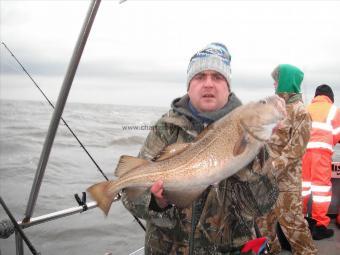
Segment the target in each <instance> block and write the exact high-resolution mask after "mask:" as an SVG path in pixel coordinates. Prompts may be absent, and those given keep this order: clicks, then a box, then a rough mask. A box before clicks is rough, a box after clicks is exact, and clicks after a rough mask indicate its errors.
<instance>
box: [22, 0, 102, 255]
mask: <svg viewBox="0 0 340 255" xmlns="http://www.w3.org/2000/svg"><path fill="white" fill-rule="evenodd" d="M100 2H101V0H93V1H92V2H91V4H90V7H89V9H88V12H87V15H86V18H85V21H84V23H83V27H82V29H81V31H80V34H79V36H78V40H77V43H76V46H75V48H74V50H73V55H72V58H71V60H70V63H69V65H68V68H67V73H66V75H65V78H64V81H63V84H62V87H61V90H60V93H59V96H58V100H57V103H56V107H55V109H54V111H53V115H52V119H51V122H50V125H49V128H48V132H47V135H46V139H45V142H44V146H43V149H42V152H41V155H40V159H39V163H38V167H37V171H36V173H35V177H34V181H33V185H32V189H31V193H30V196H29V200H28V203H27V208H26V212H25V217H24V219H23V222H28V221H29V220H30V218H31V217H32V214H33V211H34V207H35V204H36V201H37V198H38V194H39V190H40V187H41V182H42V179H43V177H44V173H45V169H46V165H47V162H48V158H49V155H50V152H51V148H52V145H53V141H54V138H55V135H56V132H57V129H58V125H59V122H60V118H61V115H62V113H63V110H64V106H65V103H66V100H67V97H68V94H69V91H70V88H71V86H72V82H73V79H74V76H75V73H76V71H77V68H78V64H79V61H80V58H81V55H82V53H83V50H84V47H85V44H86V41H87V38H88V35H89V33H90V31H91V27H92V24H93V21H94V18H95V16H96V14H97V10H98V8H99V5H100ZM16 236H17V238H16V246H17V247H19V248H20V246H22V244H23V240H22V238H21V237H20V236H19V235H16ZM19 252H20V251H19ZM19 254H20V255H22V254H23V251H21V253H19Z"/></svg>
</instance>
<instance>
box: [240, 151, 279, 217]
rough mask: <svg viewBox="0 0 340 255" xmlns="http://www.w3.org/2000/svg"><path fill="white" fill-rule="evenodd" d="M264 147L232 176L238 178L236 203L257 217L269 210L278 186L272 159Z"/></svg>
mask: <svg viewBox="0 0 340 255" xmlns="http://www.w3.org/2000/svg"><path fill="white" fill-rule="evenodd" d="M268 157H269V155H268V151H267V149H266V147H263V148H262V149H261V150H260V152H259V154H258V155H257V156H256V158H255V159H254V160H253V162H252V163H250V164H249V165H248V166H247V167H246V168H244V169H242V170H241V171H239V172H238V173H237V174H235V175H234V177H236V178H238V179H239V180H240V181H241V182H240V185H241V186H240V187H239V188H238V203H240V204H241V207H242V208H243V209H244V210H243V212H244V213H247V214H248V215H251V216H252V217H258V216H261V215H264V214H265V213H267V212H269V211H270V210H271V208H272V207H273V205H274V204H275V202H276V200H277V197H278V191H279V190H278V186H277V181H276V177H275V175H274V174H273V169H272V159H271V158H269V159H268Z"/></svg>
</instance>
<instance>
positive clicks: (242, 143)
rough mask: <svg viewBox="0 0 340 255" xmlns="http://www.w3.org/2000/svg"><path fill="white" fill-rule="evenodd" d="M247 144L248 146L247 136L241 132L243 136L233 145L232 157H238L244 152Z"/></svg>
mask: <svg viewBox="0 0 340 255" xmlns="http://www.w3.org/2000/svg"><path fill="white" fill-rule="evenodd" d="M247 144H248V136H247V134H246V132H243V134H242V135H241V136H240V138H239V139H238V141H237V142H236V143H235V146H234V150H233V155H234V156H238V155H240V154H242V153H243V152H244V151H245V149H246V147H247Z"/></svg>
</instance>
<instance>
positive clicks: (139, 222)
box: [1, 42, 146, 231]
mask: <svg viewBox="0 0 340 255" xmlns="http://www.w3.org/2000/svg"><path fill="white" fill-rule="evenodd" d="M1 44H2V45H3V46H4V47H5V48H6V49H7V51H8V52H9V53H10V54H11V56H12V57H13V58H14V59H15V61H16V62H17V63H18V64H19V65H20V67H21V68H22V70H23V71H24V72H25V73H26V74H27V76H28V77H29V78H30V79H31V81H32V82H33V84H34V85H35V86H36V87H37V88H38V90H39V91H40V92H41V94H42V95H43V96H44V98H45V99H46V101H47V102H48V103H49V105H50V106H51V107H52V108H53V109H54V108H55V107H54V105H53V103H52V102H51V101H50V100H49V98H48V97H47V96H46V94H45V93H44V91H43V90H42V89H41V88H40V87H39V85H38V84H37V82H36V81H35V80H34V79H33V78H32V76H31V75H30V74H29V73H28V71H27V70H26V68H25V67H24V66H23V65H22V64H21V62H20V61H19V60H18V59H17V58H16V56H15V55H14V53H13V52H12V51H11V50H10V49H9V48H8V47H7V45H6V44H5V43H4V42H1ZM60 119H61V120H62V121H63V123H64V124H65V126H66V127H67V128H68V130H69V131H70V132H71V134H72V135H73V137H74V138H75V139H76V140H77V142H78V143H79V145H80V147H81V148H83V150H84V151H85V152H86V154H87V155H88V156H89V158H90V159H91V161H92V162H93V163H94V164H95V166H96V167H97V169H98V171H99V172H100V173H101V174H102V176H103V177H104V178H105V179H106V180H107V181H108V180H109V179H108V178H107V176H106V175H105V173H104V172H103V171H102V169H101V168H100V167H99V165H98V164H97V162H96V161H95V160H94V159H93V157H92V156H91V154H90V153H89V152H88V150H87V149H86V148H85V146H84V145H83V143H82V142H81V141H80V140H79V138H78V137H77V135H76V134H75V133H74V132H73V130H72V129H71V127H70V126H69V125H68V124H67V122H66V121H65V120H64V119H63V117H61V118H60ZM77 196H78V195H77V194H75V197H76V200H77V202H78V203H79V201H78V199H77ZM119 199H120V194H118V196H117V197H116V198H115V200H119ZM132 216H133V217H134V219H135V220H136V221H137V223H138V224H139V226H140V227H141V228H142V229H143V230H144V231H146V228H145V226H144V224H143V223H142V222H141V221H140V220H139V219H138V218H137V217H136V216H135V215H132Z"/></svg>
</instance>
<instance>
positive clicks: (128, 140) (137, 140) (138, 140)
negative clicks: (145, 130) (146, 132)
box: [109, 135, 145, 146]
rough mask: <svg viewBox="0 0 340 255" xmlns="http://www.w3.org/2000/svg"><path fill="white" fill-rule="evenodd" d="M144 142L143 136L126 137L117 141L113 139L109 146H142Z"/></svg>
mask: <svg viewBox="0 0 340 255" xmlns="http://www.w3.org/2000/svg"><path fill="white" fill-rule="evenodd" d="M144 141H145V136H136V135H133V136H128V137H120V138H117V139H113V140H111V141H110V143H109V144H110V146H114V145H143V143H144Z"/></svg>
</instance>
